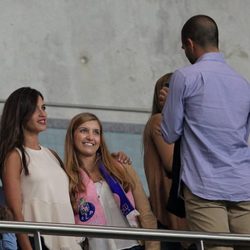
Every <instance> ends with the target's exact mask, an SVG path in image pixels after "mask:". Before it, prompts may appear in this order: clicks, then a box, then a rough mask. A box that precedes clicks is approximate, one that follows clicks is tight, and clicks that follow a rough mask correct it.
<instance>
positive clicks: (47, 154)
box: [0, 87, 81, 250]
mask: <svg viewBox="0 0 250 250" xmlns="http://www.w3.org/2000/svg"><path fill="white" fill-rule="evenodd" d="M46 125H47V114H46V106H45V104H44V99H43V96H42V94H41V93H40V92H39V91H37V90H35V89H32V88H29V87H23V88H19V89H17V90H16V91H14V92H13V93H12V94H11V95H10V96H9V97H8V99H7V100H6V102H5V105H4V108H3V112H2V117H1V126H0V169H1V177H2V182H3V189H4V195H5V199H6V202H7V205H8V207H9V208H10V210H11V211H12V213H13V215H14V220H16V221H32V222H47V223H72V224H74V216H73V210H72V207H71V204H70V198H69V182H68V177H67V174H66V173H65V171H64V169H63V168H62V167H61V165H60V163H59V161H58V159H57V158H56V156H55V155H54V154H53V153H52V152H51V151H50V150H49V149H48V148H45V147H43V146H42V145H40V143H39V138H38V135H39V133H40V132H42V131H44V130H45V129H46ZM17 238H18V243H19V247H20V248H21V249H25V250H31V249H32V244H31V242H32V239H29V237H28V236H27V235H26V234H18V235H17ZM43 238H44V246H43V249H50V250H57V249H58V250H59V249H65V250H66V249H67V250H73V249H81V248H80V246H79V244H78V243H77V240H76V238H74V237H62V236H48V235H44V236H43Z"/></svg>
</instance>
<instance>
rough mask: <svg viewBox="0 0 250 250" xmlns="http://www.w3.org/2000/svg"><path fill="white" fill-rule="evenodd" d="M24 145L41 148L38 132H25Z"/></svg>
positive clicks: (36, 148)
mask: <svg viewBox="0 0 250 250" xmlns="http://www.w3.org/2000/svg"><path fill="white" fill-rule="evenodd" d="M24 146H25V147H28V148H31V149H35V150H38V149H41V147H40V144H39V138H38V135H37V134H25V135H24Z"/></svg>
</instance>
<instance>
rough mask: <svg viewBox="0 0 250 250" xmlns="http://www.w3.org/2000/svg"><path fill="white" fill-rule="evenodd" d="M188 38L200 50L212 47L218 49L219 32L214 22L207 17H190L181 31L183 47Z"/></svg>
mask: <svg viewBox="0 0 250 250" xmlns="http://www.w3.org/2000/svg"><path fill="white" fill-rule="evenodd" d="M188 38H190V39H191V40H193V41H194V42H196V43H197V44H198V45H200V46H201V47H202V48H205V47H207V46H214V47H217V48H218V44H219V32H218V27H217V24H216V22H215V21H214V20H213V19H212V18H211V17H209V16H206V15H197V16H193V17H191V18H190V19H189V20H188V21H187V22H186V23H185V24H184V26H183V28H182V31H181V39H182V43H183V44H184V45H185V44H186V42H187V39H188Z"/></svg>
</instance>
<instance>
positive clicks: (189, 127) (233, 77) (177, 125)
mask: <svg viewBox="0 0 250 250" xmlns="http://www.w3.org/2000/svg"><path fill="white" fill-rule="evenodd" d="M181 39H182V48H183V49H184V51H185V54H186V57H187V58H188V60H189V61H190V63H191V65H189V66H186V67H183V68H181V69H178V70H176V71H175V72H174V74H173V76H172V78H171V81H170V91H169V95H168V98H167V102H166V105H165V106H164V109H163V112H162V114H163V121H162V124H161V127H162V133H163V137H164V139H165V140H166V141H167V142H168V143H173V142H175V141H176V140H177V139H178V138H180V137H181V173H180V176H181V180H182V183H183V185H182V186H181V189H180V190H181V191H182V192H183V195H184V199H185V208H186V213H187V220H188V224H189V226H190V229H191V230H194V231H204V232H225V233H228V232H231V233H248V234H249V233H250V226H249V225H250V147H249V146H248V143H247V139H248V136H249V131H250V84H249V83H248V82H247V81H246V80H245V79H244V78H243V77H242V76H241V75H239V74H238V73H236V72H235V71H234V70H233V69H232V68H231V67H230V66H229V65H227V64H226V62H225V60H224V58H223V55H222V54H221V53H220V52H219V47H218V27H217V24H216V23H215V21H214V20H213V19H212V18H210V17H208V16H205V15H197V16H193V17H191V18H190V19H189V20H188V21H187V22H186V23H185V24H184V26H183V28H182V31H181ZM206 249H216V250H219V249H220V250H222V249H223V250H225V249H227V250H229V249H230V250H231V249H244V248H242V247H238V248H237V247H235V248H233V247H226V246H220V247H219V246H212V245H207V246H206ZM245 249H249V247H248V248H245Z"/></svg>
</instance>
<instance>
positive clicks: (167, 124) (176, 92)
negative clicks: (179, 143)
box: [161, 71, 185, 143]
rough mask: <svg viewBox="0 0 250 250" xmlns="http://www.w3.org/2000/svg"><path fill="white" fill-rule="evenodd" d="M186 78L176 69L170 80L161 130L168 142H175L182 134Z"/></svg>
mask: <svg viewBox="0 0 250 250" xmlns="http://www.w3.org/2000/svg"><path fill="white" fill-rule="evenodd" d="M184 91H185V78H184V77H183V75H182V74H181V72H179V71H175V73H174V74H173V76H172V77H171V81H170V89H169V94H168V97H167V101H166V102H165V105H164V108H163V110H162V122H161V132H162V135H163V138H164V140H165V141H166V142H167V143H173V142H175V141H176V140H178V138H179V137H180V136H181V135H182V131H183V119H184V101H183V100H184Z"/></svg>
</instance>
